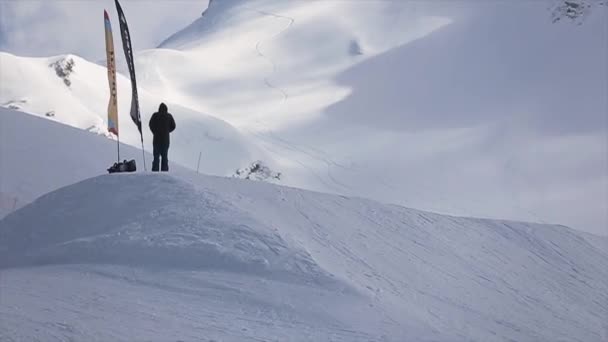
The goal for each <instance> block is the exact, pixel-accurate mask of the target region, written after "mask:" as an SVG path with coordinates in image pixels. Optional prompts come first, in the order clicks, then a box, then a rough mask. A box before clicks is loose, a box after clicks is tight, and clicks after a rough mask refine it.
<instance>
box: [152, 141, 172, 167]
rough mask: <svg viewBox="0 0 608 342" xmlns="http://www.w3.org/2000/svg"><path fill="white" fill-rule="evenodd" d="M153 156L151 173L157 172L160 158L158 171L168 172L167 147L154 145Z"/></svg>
mask: <svg viewBox="0 0 608 342" xmlns="http://www.w3.org/2000/svg"><path fill="white" fill-rule="evenodd" d="M153 154H154V160H153V161H152V171H156V172H158V164H159V162H160V158H162V162H160V164H161V165H160V170H161V171H169V159H167V155H168V154H169V145H166V146H165V145H154V151H153Z"/></svg>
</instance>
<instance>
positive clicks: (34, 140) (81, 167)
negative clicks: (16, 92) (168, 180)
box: [0, 108, 151, 218]
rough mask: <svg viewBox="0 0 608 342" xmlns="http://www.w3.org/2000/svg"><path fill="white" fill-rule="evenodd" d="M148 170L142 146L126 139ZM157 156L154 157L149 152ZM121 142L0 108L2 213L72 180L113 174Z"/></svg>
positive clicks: (130, 153)
mask: <svg viewBox="0 0 608 342" xmlns="http://www.w3.org/2000/svg"><path fill="white" fill-rule="evenodd" d="M120 149H121V155H122V157H123V159H135V160H136V163H137V165H138V168H140V169H143V161H142V154H141V151H138V150H137V149H136V148H133V147H131V146H129V145H125V144H121V146H120ZM146 158H147V160H148V161H150V160H151V156H150V155H149V154H148V155H147V156H146ZM115 161H116V143H115V142H113V141H111V140H108V139H106V138H104V137H102V136H99V135H96V134H93V133H90V132H84V131H83V130H81V129H76V128H73V127H69V126H66V125H63V124H60V123H56V122H52V121H50V120H44V119H42V118H39V117H36V116H34V115H29V114H25V113H20V112H17V111H14V110H9V109H4V108H0V218H2V217H4V216H5V215H6V214H8V213H9V212H11V211H14V210H15V209H17V208H20V207H22V206H24V205H26V204H28V203H30V202H32V201H33V200H35V199H36V198H38V197H40V196H42V195H44V194H46V193H48V192H50V191H54V190H57V189H59V188H61V187H64V186H66V185H70V184H73V183H75V182H79V181H81V180H84V179H86V178H90V177H93V176H97V175H102V174H105V173H107V172H106V169H107V168H108V167H110V166H111V165H112V164H113V163H114V162H115Z"/></svg>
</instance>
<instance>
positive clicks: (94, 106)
mask: <svg viewBox="0 0 608 342" xmlns="http://www.w3.org/2000/svg"><path fill="white" fill-rule="evenodd" d="M67 60H73V61H74V68H73V70H74V71H73V72H72V73H71V74H70V75H69V77H68V79H69V81H70V85H69V86H67V85H66V84H65V83H64V81H63V79H62V78H61V77H58V76H57V74H56V72H55V70H54V68H52V67H49V65H51V64H53V63H55V62H58V61H67ZM0 77H1V79H0V104H1V105H2V106H3V107H5V108H10V109H16V110H20V111H24V112H28V113H32V114H36V115H39V116H42V117H46V118H50V119H52V120H55V121H58V122H61V123H64V124H67V125H70V126H73V127H77V128H81V129H86V130H89V131H92V132H95V133H99V134H102V135H106V136H109V133H108V132H107V127H106V126H107V112H106V110H107V104H108V99H109V90H108V86H107V83H108V81H107V71H106V69H105V68H104V67H101V66H99V65H97V64H94V63H91V62H88V61H86V60H84V59H82V58H80V57H77V56H73V55H65V56H56V57H50V58H28V57H18V56H14V55H11V54H8V53H3V52H0ZM117 85H118V93H119V95H118V98H119V100H118V106H119V113H120V115H119V130H120V139H121V141H122V142H125V143H127V144H129V145H132V146H135V147H139V146H141V143H140V137H139V132H138V131H137V127H136V126H135V125H134V124H133V122H132V121H131V118H130V117H129V115H128V114H127V113H129V106H130V103H131V90H130V89H131V85H130V82H129V79H128V78H127V77H125V76H123V75H121V74H118V75H117ZM139 97H140V105H141V115H142V122H143V123H144V129H145V131H144V140H145V144H146V145H145V148H146V150H152V139H151V134H150V132H149V130H148V129H147V123H148V120H149V118H150V117H151V115H152V113H154V112H155V111H156V110H157V109H158V105H159V104H160V102H162V101H164V102H166V103H167V105H168V107H169V111H170V112H172V113H173V114H174V116H175V118H176V120H177V121H178V127H179V132H180V134H179V135H178V134H176V135H175V136H174V137H173V139H172V140H171V142H172V149H171V157H170V158H171V159H172V160H174V161H177V162H180V163H181V164H184V165H188V166H189V167H191V168H196V166H197V160H198V156H199V153H201V152H202V153H203V154H204V156H205V160H204V161H205V162H203V163H201V167H200V170H201V171H203V172H207V173H210V174H218V175H228V174H230V173H233V172H234V170H236V169H237V168H239V167H242V166H244V165H247V164H248V163H250V162H251V161H253V160H256V159H267V158H264V157H265V155H264V153H261V152H260V151H259V149H257V148H256V146H255V143H254V142H253V141H251V140H250V139H247V138H246V137H244V136H243V135H242V134H241V133H239V131H238V130H236V129H235V128H234V127H232V126H230V125H229V124H227V123H226V122H224V121H222V120H219V119H216V118H213V117H210V116H208V115H205V114H203V113H200V112H196V111H193V110H189V109H187V108H183V107H180V106H179V105H176V104H174V103H172V102H171V101H170V100H167V99H165V98H162V97H156V96H153V95H151V94H149V93H148V92H146V91H145V89H141V90H140V91H139ZM49 112H52V116H51V117H49V116H48V115H47V113H49ZM142 166H143V165H142Z"/></svg>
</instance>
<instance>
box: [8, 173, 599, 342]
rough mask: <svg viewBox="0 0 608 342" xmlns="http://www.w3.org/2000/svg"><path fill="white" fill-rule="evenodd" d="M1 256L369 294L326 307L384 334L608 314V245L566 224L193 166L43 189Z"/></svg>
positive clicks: (561, 324)
mask: <svg viewBox="0 0 608 342" xmlns="http://www.w3.org/2000/svg"><path fill="white" fill-rule="evenodd" d="M90 194H95V196H91V195H90ZM0 260H2V267H4V268H6V267H10V268H14V267H22V266H41V265H48V264H59V265H65V264H88V265H89V266H86V265H82V266H79V268H77V269H78V270H80V269H82V270H86V269H94V270H95V269H98V268H99V267H101V266H100V265H104V264H113V265H116V266H115V267H118V268H116V269H115V268H111V269H110V271H107V272H110V274H114V273H116V272H118V273H121V272H123V271H120V270H122V267H124V266H129V267H135V268H136V269H142V270H143V271H142V272H143V273H144V274H148V273H147V272H149V271H146V270H154V269H156V270H158V271H160V272H161V274H164V272H170V271H172V272H175V271H178V270H184V271H188V272H195V273H199V272H203V273H207V272H219V273H220V274H227V275H226V276H229V277H236V278H237V279H241V281H245V280H243V279H244V278H247V279H250V280H247V281H248V282H250V281H252V280H251V279H259V280H260V281H262V280H263V279H266V282H269V283H267V285H258V286H261V287H262V288H266V289H267V290H268V289H269V287H268V286H271V285H269V284H275V285H276V284H279V283H281V282H284V281H288V282H290V283H293V284H299V286H304V288H307V289H308V290H306V291H312V293H315V292H314V291H316V290H313V289H323V291H328V292H329V293H332V292H335V294H336V295H337V296H338V297H340V298H345V297H344V296H346V297H349V298H350V297H351V296H352V298H351V299H352V300H353V303H369V304H370V305H372V306H371V307H370V308H373V309H370V310H371V311H369V312H368V313H359V316H358V317H359V319H361V318H363V317H365V319H367V320H369V323H368V324H366V325H363V326H360V327H359V328H354V327H355V326H357V323H355V321H353V319H354V318H353V317H351V318H348V319H346V318H344V317H343V316H341V314H340V313H339V312H337V311H333V310H332V309H326V311H324V312H325V313H326V314H329V315H330V316H331V315H333V317H335V318H336V319H338V317H341V318H339V320H342V322H343V324H346V325H347V326H351V328H353V329H355V330H357V331H360V332H362V333H363V332H364V331H365V332H366V334H368V333H376V334H378V333H380V332H382V334H383V335H384V336H385V338H388V340H403V339H404V338H407V337H410V338H414V339H421V340H426V339H431V340H435V339H439V340H445V339H457V340H460V339H471V340H477V341H485V340H489V339H490V340H507V339H514V340H546V341H549V340H556V339H566V340H572V341H594V340H601V338H603V336H604V337H605V335H603V334H605V328H606V325H605V324H606V320H605V318H606V317H608V316H607V315H608V295H607V293H608V270H607V269H606V267H605V265H606V264H607V263H608V255H607V254H606V253H605V251H601V250H599V249H597V247H594V246H593V245H591V244H589V243H588V242H587V240H586V239H585V238H584V237H582V236H581V235H580V234H579V233H576V232H575V231H573V230H571V229H568V228H566V227H562V226H545V225H538V224H529V223H521V222H510V221H492V220H482V219H468V218H457V217H450V216H442V215H437V214H432V213H426V212H421V211H416V210H411V209H406V208H403V207H399V206H394V205H385V204H381V203H377V202H374V201H370V200H364V199H357V198H346V197H341V196H335V195H327V194H321V193H313V192H308V191H304V190H298V189H291V188H285V187H281V186H275V185H271V184H266V183H261V182H250V181H243V180H237V179H230V178H217V177H208V176H200V175H197V174H194V173H191V172H188V171H178V172H175V173H174V174H173V175H153V174H135V175H111V176H101V177H97V178H92V179H89V180H85V181H83V182H81V183H78V184H75V185H73V186H69V187H66V188H63V189H60V190H58V191H56V192H53V193H50V194H48V195H45V196H43V197H41V198H40V199H38V200H37V201H35V202H34V203H33V204H31V205H28V206H26V207H25V208H23V209H21V210H18V211H17V212H14V213H12V214H10V215H9V216H7V217H6V218H5V219H4V220H2V221H0ZM121 265H122V266H121ZM46 267H50V266H46ZM60 270H63V271H65V270H66V268H65V267H62V268H60ZM67 270H69V268H68V269H67ZM63 271H62V272H63ZM10 272H13V271H10ZM78 272H80V271H78ZM9 274H13V273H9ZM146 277H153V278H154V276H152V275H146ZM251 277H253V278H251ZM161 278H162V277H161ZM180 279H181V278H180ZM151 281H152V282H153V283H154V284H159V283H158V282H160V281H161V280H159V279H157V280H151ZM178 284H179V282H178ZM262 284H263V283H262ZM272 286H274V285H272ZM277 286H278V285H277ZM306 291H305V292H306ZM307 293H308V295H311V293H310V292H307ZM169 295H174V294H169ZM200 296H202V297H198V299H199V300H201V301H203V302H206V301H207V300H208V299H207V297H206V295H200ZM311 300H312V299H311ZM315 300H319V299H318V298H317V299H315ZM345 300H346V299H345ZM300 305H302V304H300ZM353 305H354V304H353ZM357 305H358V304H357ZM363 305H367V304H363ZM330 306H331V304H330ZM303 308H304V307H301V308H300V307H295V308H294V309H295V310H296V312H297V311H299V310H300V309H303ZM564 308H568V309H567V310H565V309H564ZM192 310H195V311H196V310H197V309H195V308H192ZM3 315H8V317H11V315H10V313H6V312H4V313H3ZM361 315H362V316H361ZM376 315H379V316H378V317H382V319H381V322H378V321H377V320H375V319H372V317H373V316H376ZM266 319H268V318H266ZM224 324H229V323H227V322H226V323H224ZM311 324H312V323H311ZM315 324H318V322H317V323H315ZM414 327H416V328H414ZM100 328H102V329H103V327H100ZM360 329H362V330H360ZM411 329H413V330H411ZM266 333H267V332H266ZM366 336H367V337H366V338H369V335H366ZM317 337H318V336H317ZM326 337H327V336H326ZM379 337H380V335H376V337H372V338H371V339H372V340H377V339H378V338H379ZM416 337H418V338H416ZM233 338H234V336H233ZM318 338H319V337H318ZM321 338H322V337H321ZM237 340H238V339H237ZM338 340H341V339H338ZM344 340H359V338H354V337H353V336H351V337H350V338H347V337H344Z"/></svg>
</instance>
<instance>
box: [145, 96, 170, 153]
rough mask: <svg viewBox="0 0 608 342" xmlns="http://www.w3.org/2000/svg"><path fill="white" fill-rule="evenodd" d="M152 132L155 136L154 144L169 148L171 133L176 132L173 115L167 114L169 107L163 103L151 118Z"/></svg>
mask: <svg viewBox="0 0 608 342" xmlns="http://www.w3.org/2000/svg"><path fill="white" fill-rule="evenodd" d="M150 130H151V131H152V134H154V141H153V144H154V145H155V146H167V147H168V146H169V133H171V132H173V130H175V120H173V115H171V113H169V112H167V106H166V105H165V104H164V103H161V104H160V106H159V107H158V112H156V113H154V114H152V118H150Z"/></svg>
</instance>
